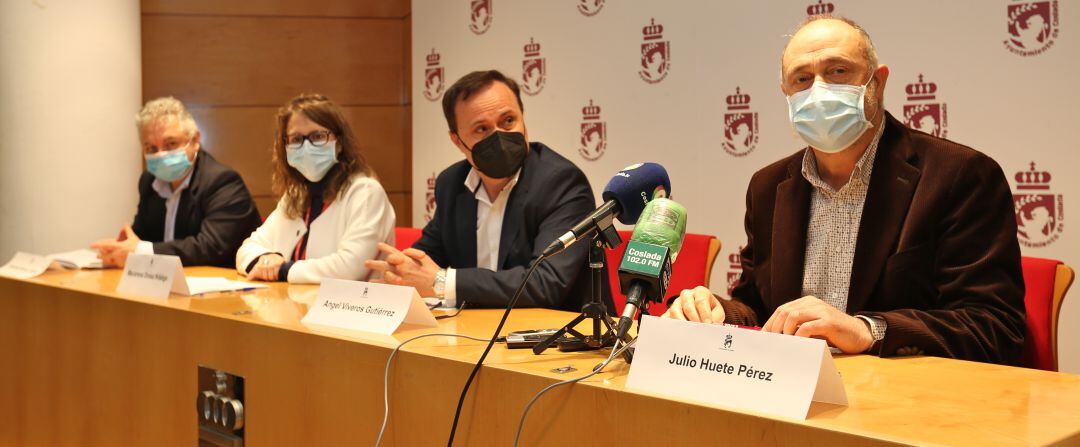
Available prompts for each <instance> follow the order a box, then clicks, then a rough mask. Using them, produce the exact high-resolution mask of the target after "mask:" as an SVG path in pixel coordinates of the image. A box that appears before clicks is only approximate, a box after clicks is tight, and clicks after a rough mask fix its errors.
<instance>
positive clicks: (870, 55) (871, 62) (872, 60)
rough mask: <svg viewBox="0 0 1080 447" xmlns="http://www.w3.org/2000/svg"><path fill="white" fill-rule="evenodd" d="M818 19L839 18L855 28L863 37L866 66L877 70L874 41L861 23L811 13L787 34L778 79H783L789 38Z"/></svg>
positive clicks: (781, 53)
mask: <svg viewBox="0 0 1080 447" xmlns="http://www.w3.org/2000/svg"><path fill="white" fill-rule="evenodd" d="M819 20H839V21H841V22H844V23H846V24H847V25H848V26H850V27H852V28H855V30H856V31H858V32H859V35H860V36H862V39H863V58H864V59H866V65H867V67H869V68H870V71H873V70H877V67H878V57H877V49H875V48H874V41H873V40H871V39H870V33H867V32H866V29H865V28H863V27H862V25H859V24H858V23H855V21H854V20H851V19H849V18H847V17H842V16H834V15H832V14H814V15H812V16H810V17H807V18H806V20H803V21H802V23H800V24H799V26H798V27H797V28H795V31H793V32H792V33H791V34H789V35H788V36H787V38H788V40H787V42H785V43H784V50H783V51H781V52H780V79H781V80H783V79H784V54H786V53H787V48H788V44H790V43H791V38H792V37H794V36H795V34H796V33H798V32H799V31H800V30H802V29H803V28H805V27H806V25H809V24H811V23H814V22H817V21H819Z"/></svg>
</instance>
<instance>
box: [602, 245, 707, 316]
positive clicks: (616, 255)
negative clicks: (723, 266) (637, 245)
mask: <svg viewBox="0 0 1080 447" xmlns="http://www.w3.org/2000/svg"><path fill="white" fill-rule="evenodd" d="M632 234H633V233H632V232H630V231H620V232H619V237H620V238H621V239H622V240H623V243H622V245H619V246H618V247H616V248H615V249H614V250H606V252H607V253H606V254H607V264H608V277H609V278H610V279H611V298H612V300H614V301H615V312H616V314H620V315H621V314H622V311H623V306H625V305H626V295H623V294H622V293H621V292H620V291H619V263H620V262H622V257H623V252H625V251H626V241H628V240H630V236H631V235H632ZM719 252H720V240H719V239H717V238H716V236H707V235H703V234H690V233H687V235H686V238H685V239H683V246H682V250H680V251H679V257H678V259H676V260H675V264H673V265H672V266H671V284H670V285H668V291H667V295H668V296H671V295H678V294H679V292H681V291H682V290H683V289H689V288H693V287H696V286H705V287H709V279H710V277H711V276H712V268H713V263H714V262H716V254H717V253H719ZM664 301H665V302H666V301H667V300H664ZM664 312H667V304H666V303H649V313H650V314H652V315H657V316H659V315H662V314H663V313H664Z"/></svg>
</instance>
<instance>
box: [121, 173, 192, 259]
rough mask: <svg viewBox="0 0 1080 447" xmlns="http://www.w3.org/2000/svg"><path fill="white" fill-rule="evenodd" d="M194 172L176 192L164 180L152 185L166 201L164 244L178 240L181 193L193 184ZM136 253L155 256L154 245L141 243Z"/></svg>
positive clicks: (189, 174)
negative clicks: (177, 215)
mask: <svg viewBox="0 0 1080 447" xmlns="http://www.w3.org/2000/svg"><path fill="white" fill-rule="evenodd" d="M192 172H194V170H192V171H189V172H188V174H187V177H186V178H184V181H183V182H182V183H180V186H178V187H177V188H176V191H173V189H172V183H170V182H166V181H164V180H161V179H158V178H154V182H153V183H151V184H150V186H151V187H153V188H154V191H155V192H157V194H158V195H159V196H161V198H162V199H165V238H164V240H163V241H162V242H170V241H172V240H173V239H176V210H177V209H178V208H179V207H180V196H181V195H182V194H181V193H183V192H184V190H185V189H187V187H188V185H189V184H191V173H192ZM135 253H139V254H148V255H152V254H154V243H153V242H148V241H139V244H138V246H136V247H135Z"/></svg>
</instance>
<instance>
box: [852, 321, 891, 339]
mask: <svg viewBox="0 0 1080 447" xmlns="http://www.w3.org/2000/svg"><path fill="white" fill-rule="evenodd" d="M856 317H857V318H859V319H861V320H863V321H865V322H866V325H867V326H868V327H869V328H870V335H871V336H873V337H874V343H875V344H876V343H877V342H879V341H881V340H884V339H885V328H886V326H887V324H886V323H885V319H884V318H881V317H871V316H866V315H856Z"/></svg>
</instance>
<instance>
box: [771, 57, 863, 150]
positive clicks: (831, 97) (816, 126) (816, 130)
mask: <svg viewBox="0 0 1080 447" xmlns="http://www.w3.org/2000/svg"><path fill="white" fill-rule="evenodd" d="M873 79H874V77H873V76H871V77H870V80H873ZM869 84H870V81H869V80H868V81H866V84H864V85H847V84H828V83H824V82H821V81H814V85H813V86H811V87H810V88H808V89H806V90H803V91H801V92H797V93H795V94H793V95H791V96H788V97H787V101H788V117H789V118H790V119H791V125H792V126H794V127H795V131H796V132H798V133H799V136H801V137H802V139H803V140H805V141H806V142H807V143H808V144H809V145H810V146H812V147H813V148H814V149H817V150H820V151H822V152H826V153H830V154H835V153H837V152H840V151H842V150H844V149H846V148H847V147H849V146H851V144H852V143H854V142H855V140H858V139H859V137H860V136H862V134H863V133H864V132H866V129H868V128H870V126H871V125H870V121H869V120H867V119H866V113H865V112H864V107H865V104H864V102H865V97H866V86H867V85H869Z"/></svg>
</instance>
